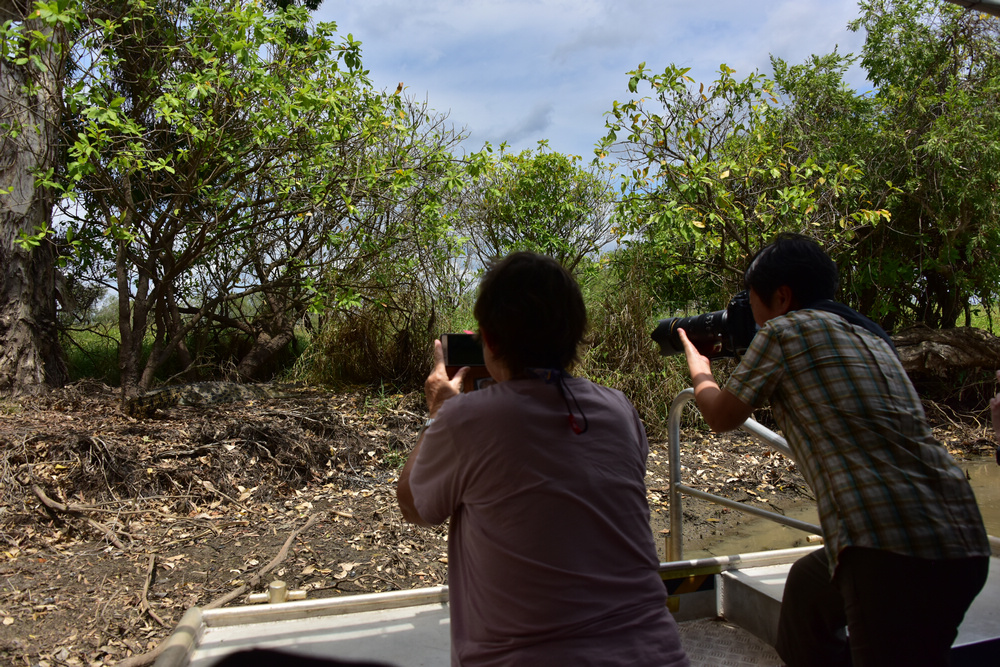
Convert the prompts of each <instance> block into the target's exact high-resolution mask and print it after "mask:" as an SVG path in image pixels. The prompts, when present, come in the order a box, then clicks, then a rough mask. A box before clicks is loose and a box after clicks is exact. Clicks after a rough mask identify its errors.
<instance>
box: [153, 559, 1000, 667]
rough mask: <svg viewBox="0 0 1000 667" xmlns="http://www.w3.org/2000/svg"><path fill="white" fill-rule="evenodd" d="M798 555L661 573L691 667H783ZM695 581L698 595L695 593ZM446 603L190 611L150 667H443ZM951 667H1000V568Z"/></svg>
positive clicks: (422, 596)
mask: <svg viewBox="0 0 1000 667" xmlns="http://www.w3.org/2000/svg"><path fill="white" fill-rule="evenodd" d="M801 551H803V550H797V549H792V550H786V551H783V552H762V553H759V554H744V555H740V556H732V557H725V558H720V559H705V560H699V561H686V562H682V563H670V564H665V565H664V566H663V568H662V569H663V571H664V577H665V579H668V580H670V581H674V582H687V583H688V584H689V585H687V589H691V592H689V593H681V594H678V595H676V596H674V598H673V602H674V603H675V604H674V609H675V611H674V613H675V617H676V618H677V619H678V621H679V623H680V629H681V640H682V642H683V644H684V647H685V650H686V651H687V653H688V657H689V658H690V660H691V665H692V667H726V666H729V665H733V666H737V665H739V666H745V667H751V666H760V667H777V666H778V665H780V664H781V660H780V659H779V658H778V656H777V654H776V653H775V652H774V649H773V648H771V644H772V643H773V639H774V631H775V629H776V627H777V614H778V609H779V607H780V601H781V595H782V592H783V590H784V578H785V574H786V573H787V571H788V568H789V567H790V562H791V561H792V560H794V559H795V558H797V557H799V556H801ZM776 561H784V562H777V563H776ZM699 581H700V582H702V584H701V585H700V586H699V585H696V583H692V582H699ZM927 585H932V584H930V583H928V584H927ZM695 589H696V590H695ZM682 590H686V589H682ZM447 595H448V591H447V588H446V587H437V588H427V589H419V590H414V591H397V592H393V593H378V594H371V595H357V596H348V597H341V598H325V599H319V600H305V601H300V602H285V603H281V604H273V605H258V606H247V607H234V608H229V609H213V610H208V611H202V610H200V609H197V608H195V609H191V610H189V612H188V613H187V614H186V615H185V616H184V618H183V619H182V620H181V623H180V625H179V626H178V629H177V631H176V632H175V633H174V635H173V636H172V637H171V640H170V645H168V647H167V648H166V650H165V651H164V652H163V654H162V655H161V656H160V657H159V659H158V660H157V662H156V667H211V666H212V665H214V664H215V663H216V662H217V661H218V660H219V659H221V658H222V657H223V656H225V655H227V654H229V653H232V652H234V651H239V650H243V649H250V648H266V649H273V650H279V651H283V652H287V653H291V654H294V655H300V656H308V657H315V658H328V659H329V658H334V659H337V660H343V661H351V660H354V661H371V662H375V663H384V664H388V665H398V666H400V667H409V666H413V667H424V666H427V667H432V666H447V665H450V653H449V644H450V641H449V617H448V603H447ZM952 658H953V664H954V665H955V667H962V666H972V665H983V664H1000V558H997V557H994V558H993V559H991V561H990V578H989V581H988V582H987V585H986V588H985V589H984V590H983V591H982V592H981V593H980V595H979V596H978V597H977V598H976V601H975V602H974V603H973V605H972V607H971V608H970V609H969V612H968V613H967V614H966V618H965V621H964V622H963V624H962V626H961V628H960V630H959V636H958V639H957V640H956V642H955V650H954V651H953V654H952Z"/></svg>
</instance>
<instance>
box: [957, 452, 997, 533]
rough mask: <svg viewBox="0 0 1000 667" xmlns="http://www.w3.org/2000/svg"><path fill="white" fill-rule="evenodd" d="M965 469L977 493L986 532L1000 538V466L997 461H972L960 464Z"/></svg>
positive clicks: (992, 459) (989, 459)
mask: <svg viewBox="0 0 1000 667" xmlns="http://www.w3.org/2000/svg"><path fill="white" fill-rule="evenodd" d="M960 465H961V466H962V467H963V468H965V472H966V475H967V476H968V478H969V484H971V485H972V490H973V491H975V492H976V501H977V502H978V503H979V511H980V512H982V513H983V523H985V524H986V532H988V533H989V534H990V535H995V536H996V537H1000V465H997V462H996V459H994V458H988V459H983V460H981V461H970V462H967V463H962V464H960Z"/></svg>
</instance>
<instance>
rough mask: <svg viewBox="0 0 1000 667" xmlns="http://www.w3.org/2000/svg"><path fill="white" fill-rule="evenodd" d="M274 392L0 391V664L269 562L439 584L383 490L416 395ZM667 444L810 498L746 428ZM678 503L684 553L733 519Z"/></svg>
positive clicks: (739, 479) (699, 463)
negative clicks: (243, 397) (214, 395)
mask: <svg viewBox="0 0 1000 667" xmlns="http://www.w3.org/2000/svg"><path fill="white" fill-rule="evenodd" d="M284 391H285V394H286V396H285V397H284V398H275V399H268V400H260V401H254V402H249V403H241V404H220V405H216V406H212V407H174V408H171V409H168V410H165V411H161V412H159V413H158V414H156V415H155V416H154V417H152V418H149V419H139V420H137V419H133V418H130V417H127V416H125V415H124V414H123V413H122V412H121V410H120V409H119V402H118V398H117V396H116V394H115V393H114V391H113V390H112V389H110V388H108V387H106V386H104V385H100V384H94V383H88V382H83V383H78V384H76V385H73V386H71V387H68V388H66V389H62V390H59V391H57V392H54V393H52V394H51V395H48V396H44V397H40V398H31V399H21V400H13V399H8V400H6V401H3V402H2V403H0V664H3V665H12V666H20V665H24V666H25V667H55V666H57V665H74V666H75V665H89V666H93V667H97V666H99V665H126V666H127V665H140V664H149V663H150V662H151V661H152V658H153V656H154V653H151V652H153V651H155V648H156V647H157V646H158V645H159V643H160V642H161V640H163V639H164V638H165V637H166V636H167V635H168V634H169V633H170V631H171V629H172V628H173V626H174V625H175V624H176V623H177V621H178V620H179V619H180V617H181V615H182V614H183V613H184V611H185V610H186V609H187V608H189V607H191V606H194V605H201V606H226V605H233V604H240V603H243V602H244V601H245V598H246V594H247V593H259V592H262V591H264V590H265V589H266V586H267V583H268V582H270V581H271V580H272V579H283V580H285V581H286V582H288V584H289V585H290V586H291V587H293V588H299V589H305V590H307V591H308V595H309V597H311V598H317V597H326V596H336V595H352V594H357V593H365V592H376V591H389V590H398V589H407V588H414V587H420V586H431V585H437V584H442V583H445V580H446V574H447V543H446V538H447V531H446V529H445V528H443V527H442V528H439V529H436V530H427V529H422V528H415V527H413V526H410V525H408V524H405V523H404V522H403V521H402V519H401V516H400V514H399V510H398V509H397V508H396V504H395V492H394V487H395V480H396V475H397V473H398V470H399V467H400V466H401V465H402V463H403V461H404V460H405V457H406V455H407V453H408V452H409V450H410V448H411V447H412V446H413V443H414V441H415V438H416V433H417V430H418V428H419V425H420V424H421V423H422V422H423V420H424V418H425V410H424V406H423V402H422V401H423V399H422V395H421V394H419V393H414V394H408V395H395V396H391V395H382V394H379V395H371V394H365V393H363V392H357V393H351V392H340V393H331V392H328V391H325V390H314V389H306V388H286V389H285V390H284ZM930 414H932V416H933V412H931V413H930ZM937 434H938V436H939V437H940V438H941V439H942V441H943V442H945V443H946V444H947V445H948V447H949V449H950V450H951V451H952V452H953V453H954V454H955V455H956V456H958V457H964V456H970V455H971V456H978V455H981V454H982V453H983V452H986V451H991V450H990V447H991V445H990V442H989V441H988V440H985V439H984V436H985V435H986V433H985V431H984V430H983V428H982V425H980V424H977V423H968V422H966V423H962V422H958V421H955V420H954V419H949V420H942V421H941V423H940V424H939V425H938V429H937ZM682 442H683V443H684V449H685V454H684V460H683V464H684V467H683V474H682V481H683V482H684V483H685V484H688V485H690V486H695V487H698V488H702V489H705V490H708V491H713V492H716V493H720V494H721V495H725V496H727V497H730V498H734V499H737V500H741V501H749V502H752V503H754V504H757V505H760V506H767V507H769V508H771V509H775V510H778V511H783V512H788V511H793V510H794V509H796V508H798V507H800V506H802V505H803V504H804V503H808V502H810V497H809V490H808V489H807V488H806V487H805V486H804V484H803V482H802V479H801V477H800V476H799V474H798V472H797V471H796V469H795V466H794V464H793V463H791V461H789V460H788V459H786V458H784V457H782V456H781V455H779V454H776V453H774V452H771V451H769V450H768V449H767V448H766V447H764V446H762V445H760V444H757V443H756V442H755V441H753V440H752V439H750V438H749V437H748V436H745V435H743V434H735V435H727V436H716V435H712V434H710V433H707V432H705V431H702V430H697V429H685V430H684V431H683V433H682ZM666 454H667V450H666V444H665V443H660V442H653V443H652V446H651V454H650V459H649V474H648V477H647V487H648V490H649V501H650V507H651V510H652V520H651V529H652V530H653V532H654V535H655V536H656V538H657V543H658V544H659V545H660V546H659V548H660V556H661V559H662V558H663V557H664V556H665V548H664V541H663V538H664V537H665V536H666V534H667V533H668V526H669V521H668V506H667V481H666V480H667V477H668V473H667V468H666V459H667V456H666ZM684 518H685V536H684V537H685V539H684V549H685V553H686V554H689V553H690V554H696V553H702V552H706V551H707V552H712V550H713V548H716V546H717V544H718V542H719V540H720V539H721V538H723V537H729V536H733V535H738V534H740V533H741V532H742V531H744V529H745V527H746V524H747V521H748V520H747V517H746V515H743V514H741V513H739V512H735V511H731V510H727V509H723V508H720V507H718V506H712V505H708V504H705V503H701V502H688V503H686V504H685V506H684ZM798 539H799V540H800V541H802V540H804V539H805V535H804V534H800V537H799V538H798Z"/></svg>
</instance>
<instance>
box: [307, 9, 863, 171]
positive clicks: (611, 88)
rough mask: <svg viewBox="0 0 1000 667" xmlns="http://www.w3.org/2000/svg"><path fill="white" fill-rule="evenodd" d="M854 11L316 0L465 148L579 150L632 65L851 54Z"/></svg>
mask: <svg viewBox="0 0 1000 667" xmlns="http://www.w3.org/2000/svg"><path fill="white" fill-rule="evenodd" d="M857 15H858V9H857V3H856V0H795V1H792V0H716V1H713V2H682V1H680V0H617V1H616V0H494V1H492V2H491V1H487V0H464V1H459V0H350V1H347V0H324V2H323V4H322V6H321V7H320V9H319V10H318V11H317V12H316V13H315V15H314V18H315V20H317V21H333V22H334V23H336V24H337V27H338V31H339V32H340V33H342V34H345V35H346V34H347V33H351V34H352V35H353V36H354V38H355V39H357V40H360V41H361V42H362V62H363V63H364V66H365V68H366V69H368V70H370V76H371V78H372V80H373V81H374V83H375V85H376V87H377V88H380V89H389V90H395V89H396V86H397V84H398V83H399V82H402V83H403V85H404V86H405V92H406V94H407V95H409V96H411V97H415V98H417V99H419V100H421V101H423V100H424V99H426V100H427V101H428V103H429V105H430V107H431V108H432V109H435V110H437V111H438V112H447V113H449V119H450V121H451V122H452V123H453V124H454V125H455V126H456V127H458V128H466V130H467V131H468V132H469V134H470V137H469V139H468V140H467V144H466V145H467V147H468V149H469V150H476V149H478V148H480V147H481V146H482V144H483V142H484V141H490V142H492V143H494V144H498V143H500V142H501V141H506V142H507V143H508V144H509V145H510V146H511V147H512V148H513V149H515V150H520V149H523V148H533V147H535V145H536V143H537V142H538V141H539V140H540V139H547V140H548V141H549V145H550V147H551V148H552V149H553V150H556V151H560V152H564V153H571V154H576V155H582V156H583V157H584V158H585V159H588V160H589V159H590V157H592V155H593V145H594V143H595V142H596V141H597V140H598V139H599V138H600V137H601V136H602V134H603V128H604V117H603V114H604V113H605V112H606V111H608V110H609V109H610V108H611V105H612V103H613V101H614V100H619V101H623V100H625V99H627V98H628V90H627V83H628V76H627V75H626V73H627V72H628V71H630V70H633V69H635V68H636V66H637V65H638V64H639V63H641V62H645V63H646V66H647V67H648V68H650V69H652V70H653V71H662V70H663V69H664V68H665V67H666V66H667V65H668V64H671V63H674V64H677V65H678V66H682V67H690V68H691V70H692V71H691V72H690V74H691V76H693V77H694V78H695V79H696V80H698V81H699V82H702V81H703V82H705V83H706V84H708V83H709V82H710V81H711V80H713V79H714V78H715V74H716V73H717V72H718V68H719V65H720V64H721V63H725V64H726V65H728V66H729V67H732V68H734V69H735V70H736V71H737V76H738V77H739V78H743V77H745V76H747V75H749V74H750V73H752V72H754V71H761V72H763V73H770V64H769V55H771V54H773V55H775V56H778V57H780V58H783V59H785V60H786V61H788V62H791V63H799V62H802V61H804V60H805V59H806V58H808V57H809V56H810V55H811V54H823V53H829V52H830V51H832V50H833V49H834V48H835V47H837V48H838V50H839V51H840V52H841V53H857V52H858V51H859V50H860V48H861V46H862V44H863V43H864V35H863V34H862V33H853V32H850V31H849V30H848V29H847V23H848V21H850V20H852V19H854V18H856V17H857ZM851 78H852V81H853V83H854V84H855V85H856V86H857V87H864V81H863V76H862V75H861V74H860V73H857V72H855V73H854V74H853V75H852V77H851Z"/></svg>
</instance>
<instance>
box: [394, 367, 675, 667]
mask: <svg viewBox="0 0 1000 667" xmlns="http://www.w3.org/2000/svg"><path fill="white" fill-rule="evenodd" d="M566 385H567V387H568V390H569V391H568V392H567V397H568V398H569V404H570V405H572V406H573V412H574V414H575V415H576V420H577V422H578V423H579V424H580V425H582V424H583V416H584V415H585V416H586V420H587V423H588V429H587V431H586V432H585V433H583V434H580V435H577V434H575V433H574V432H573V431H572V429H571V428H570V424H569V421H568V419H569V411H568V409H567V406H566V402H565V401H564V400H563V398H562V396H560V394H559V389H558V387H557V386H556V385H554V384H546V383H545V382H544V381H543V380H540V379H529V380H511V381H508V382H504V383H501V384H498V385H494V386H492V387H489V388H487V389H483V390H479V391H474V392H471V393H469V394H462V395H460V396H456V397H454V398H451V399H449V400H448V401H446V402H445V404H444V405H443V406H442V408H441V409H440V410H439V412H438V414H437V419H436V420H435V422H434V423H433V424H432V425H431V426H430V427H429V428H428V429H427V430H426V431H425V433H424V440H423V444H422V445H421V450H420V453H419V454H418V456H417V460H416V462H415V464H414V466H413V469H412V471H411V477H410V486H411V489H412V491H413V497H414V502H415V505H416V509H417V511H418V512H419V513H420V516H421V517H422V518H423V519H425V520H426V521H429V522H431V523H442V522H443V521H445V520H446V519H448V518H449V517H450V518H451V524H450V529H449V536H448V537H449V543H448V553H449V557H448V566H449V574H448V579H449V587H450V599H451V609H452V613H451V634H452V663H453V664H455V665H459V664H461V665H514V664H517V665H534V664H537V665H543V664H545V665H551V664H573V665H625V664H627V665H634V666H635V667H639V666H641V665H686V664H688V663H687V658H686V657H685V655H684V652H683V650H682V649H681V646H680V641H679V639H678V636H677V627H676V625H675V623H674V621H673V618H672V617H671V616H670V614H669V612H668V611H667V609H666V591H665V588H664V586H663V582H662V580H661V579H660V577H659V575H658V574H657V557H656V547H655V545H654V543H653V536H652V533H651V531H650V528H649V507H648V505H647V503H646V489H645V484H644V477H645V467H646V455H647V451H648V445H647V442H646V434H645V431H644V430H643V427H642V423H641V422H640V420H639V416H638V415H637V414H636V411H635V408H633V407H632V405H631V403H629V402H628V400H627V399H626V398H625V397H624V395H622V394H621V392H618V391H615V390H612V389H608V388H606V387H601V386H599V385H595V384H593V383H591V382H589V381H587V380H583V379H579V378H571V379H569V380H567V382H566ZM570 394H571V395H570ZM574 399H575V401H574Z"/></svg>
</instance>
